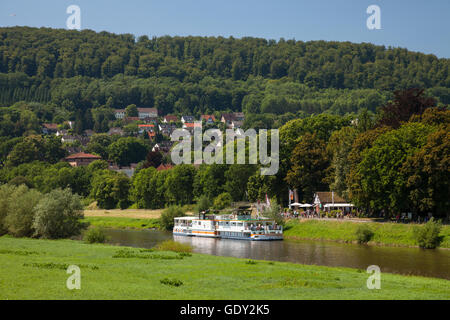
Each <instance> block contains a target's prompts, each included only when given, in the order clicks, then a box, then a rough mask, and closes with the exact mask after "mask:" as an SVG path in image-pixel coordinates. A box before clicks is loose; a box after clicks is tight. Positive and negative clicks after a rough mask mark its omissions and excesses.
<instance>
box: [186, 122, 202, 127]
mask: <svg viewBox="0 0 450 320" xmlns="http://www.w3.org/2000/svg"><path fill="white" fill-rule="evenodd" d="M184 126H185V127H187V128H195V127H201V126H202V125H201V124H200V123H195V122H194V123H190V122H186V123H185V124H184Z"/></svg>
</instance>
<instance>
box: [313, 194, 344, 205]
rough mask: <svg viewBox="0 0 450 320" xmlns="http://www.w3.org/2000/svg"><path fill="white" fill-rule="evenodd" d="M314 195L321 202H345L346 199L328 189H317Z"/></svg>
mask: <svg viewBox="0 0 450 320" xmlns="http://www.w3.org/2000/svg"><path fill="white" fill-rule="evenodd" d="M316 195H317V196H318V197H319V200H320V202H321V203H323V204H325V203H332V202H334V203H346V202H347V201H346V200H345V199H344V198H342V197H340V196H339V195H338V194H337V193H336V192H333V193H331V192H330V191H318V192H316Z"/></svg>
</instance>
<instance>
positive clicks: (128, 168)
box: [108, 163, 137, 178]
mask: <svg viewBox="0 0 450 320" xmlns="http://www.w3.org/2000/svg"><path fill="white" fill-rule="evenodd" d="M136 167H137V163H130V165H129V166H124V167H121V166H118V165H110V166H109V167H108V169H109V170H111V171H116V172H122V173H125V174H126V175H127V176H128V177H129V178H131V177H132V176H133V174H134V171H135V170H136Z"/></svg>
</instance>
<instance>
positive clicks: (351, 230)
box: [284, 220, 450, 248]
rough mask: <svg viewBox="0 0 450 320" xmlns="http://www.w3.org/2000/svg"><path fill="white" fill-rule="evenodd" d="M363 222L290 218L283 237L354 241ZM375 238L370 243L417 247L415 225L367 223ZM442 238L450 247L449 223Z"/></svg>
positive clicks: (446, 245)
mask: <svg viewBox="0 0 450 320" xmlns="http://www.w3.org/2000/svg"><path fill="white" fill-rule="evenodd" d="M361 223H363V222H351V221H326V220H300V221H299V220H290V221H288V223H287V224H286V228H285V232H284V236H285V239H313V240H333V241H342V242H354V241H356V240H357V239H356V235H355V231H356V228H357V227H358V225H360V224H361ZM368 225H369V226H370V228H371V230H372V231H373V232H374V237H373V239H372V241H370V242H369V244H381V245H398V246H416V245H417V244H416V241H415V239H414V236H413V228H414V226H415V225H412V224H402V223H377V222H368ZM441 235H442V236H443V237H444V240H443V242H442V243H441V247H442V248H450V226H448V225H445V226H443V227H442V231H441Z"/></svg>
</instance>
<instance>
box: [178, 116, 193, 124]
mask: <svg viewBox="0 0 450 320" xmlns="http://www.w3.org/2000/svg"><path fill="white" fill-rule="evenodd" d="M194 121H195V118H194V117H193V116H182V117H181V122H183V123H185V122H194Z"/></svg>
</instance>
